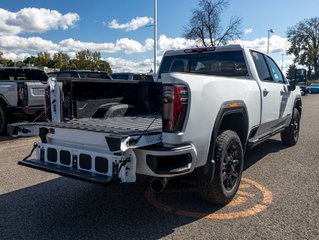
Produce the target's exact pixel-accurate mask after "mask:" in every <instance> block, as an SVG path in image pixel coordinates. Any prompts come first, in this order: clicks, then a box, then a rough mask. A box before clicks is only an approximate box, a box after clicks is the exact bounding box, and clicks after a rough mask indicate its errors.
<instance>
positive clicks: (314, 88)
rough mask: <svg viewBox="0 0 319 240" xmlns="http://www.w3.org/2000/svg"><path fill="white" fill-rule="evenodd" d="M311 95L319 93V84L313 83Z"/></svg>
mask: <svg viewBox="0 0 319 240" xmlns="http://www.w3.org/2000/svg"><path fill="white" fill-rule="evenodd" d="M309 93H319V83H311V84H310V85H309Z"/></svg>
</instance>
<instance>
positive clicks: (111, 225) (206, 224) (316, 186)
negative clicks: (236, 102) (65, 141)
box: [0, 95, 319, 240]
mask: <svg viewBox="0 0 319 240" xmlns="http://www.w3.org/2000/svg"><path fill="white" fill-rule="evenodd" d="M36 140H37V138H18V139H13V138H10V137H0V239H1V240H7V239H32V240H35V239H61V240H64V239H298V240H299V239H311V240H314V239H319V156H318V153H319V95H307V96H304V97H303V113H302V121H301V132H300V139H299V142H298V144H297V145H296V146H294V147H290V148H287V147H285V146H284V145H283V144H282V143H281V142H280V137H279V136H276V137H274V138H272V139H270V140H267V141H266V142H264V143H263V144H261V145H259V146H257V147H255V148H253V149H251V150H249V151H248V153H247V154H246V158H245V170H244V173H243V181H242V184H241V186H240V189H239V192H238V194H237V196H236V198H235V199H234V200H233V201H232V202H231V203H230V204H228V205H226V206H222V207H221V206H217V205H212V204H208V203H206V202H204V201H203V200H202V199H201V198H200V196H199V193H198V191H197V189H196V184H195V182H193V180H192V179H187V178H181V179H176V180H174V181H171V182H169V184H168V186H167V189H166V190H165V191H164V192H163V193H161V194H153V193H152V192H150V191H149V190H148V185H149V179H148V178H145V177H140V178H138V181H137V182H136V183H133V184H117V185H111V186H108V187H104V186H98V185H94V184H90V183H85V182H81V181H77V180H72V179H68V178H64V177H60V176H58V175H55V174H48V173H45V172H41V171H38V170H33V169H29V168H26V167H23V166H20V165H18V164H17V162H18V161H19V160H21V159H23V158H24V157H25V156H27V155H28V154H29V152H30V150H31V148H32V145H33V142H35V141H36Z"/></svg>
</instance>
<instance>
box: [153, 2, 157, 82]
mask: <svg viewBox="0 0 319 240" xmlns="http://www.w3.org/2000/svg"><path fill="white" fill-rule="evenodd" d="M156 58H157V0H154V76H156V73H157V69H156V65H157V64H156Z"/></svg>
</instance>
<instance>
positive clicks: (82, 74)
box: [48, 70, 112, 79]
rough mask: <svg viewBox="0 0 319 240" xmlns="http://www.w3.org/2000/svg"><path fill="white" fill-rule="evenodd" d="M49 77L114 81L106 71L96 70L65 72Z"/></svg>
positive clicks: (51, 74) (51, 73)
mask: <svg viewBox="0 0 319 240" xmlns="http://www.w3.org/2000/svg"><path fill="white" fill-rule="evenodd" d="M48 76H49V77H64V78H68V77H69V78H101V79H112V78H111V76H110V75H109V74H108V73H107V72H104V71H94V70H65V71H59V72H50V73H48Z"/></svg>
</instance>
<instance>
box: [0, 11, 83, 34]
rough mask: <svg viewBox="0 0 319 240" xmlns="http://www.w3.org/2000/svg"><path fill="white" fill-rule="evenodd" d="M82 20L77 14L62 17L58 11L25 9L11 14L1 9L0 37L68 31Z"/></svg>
mask: <svg viewBox="0 0 319 240" xmlns="http://www.w3.org/2000/svg"><path fill="white" fill-rule="evenodd" d="M79 20H80V17H79V15H78V14H76V13H67V14H65V15H62V14H61V13H59V12H58V11H56V10H50V9H44V8H23V9H21V10H20V11H18V12H10V11H7V10H5V9H2V8H0V35H15V34H19V33H23V32H29V33H35V32H36V33H42V32H47V31H49V30H52V29H59V28H61V29H63V30H65V29H68V28H70V27H74V26H75V24H76V23H77V22H78V21H79Z"/></svg>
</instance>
